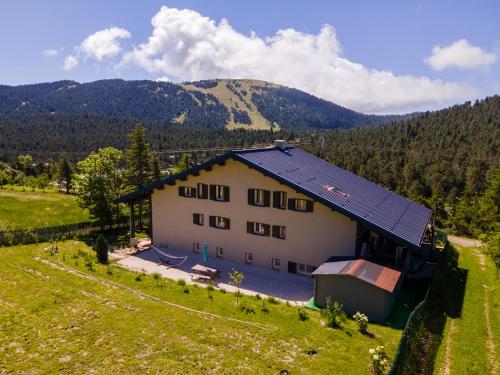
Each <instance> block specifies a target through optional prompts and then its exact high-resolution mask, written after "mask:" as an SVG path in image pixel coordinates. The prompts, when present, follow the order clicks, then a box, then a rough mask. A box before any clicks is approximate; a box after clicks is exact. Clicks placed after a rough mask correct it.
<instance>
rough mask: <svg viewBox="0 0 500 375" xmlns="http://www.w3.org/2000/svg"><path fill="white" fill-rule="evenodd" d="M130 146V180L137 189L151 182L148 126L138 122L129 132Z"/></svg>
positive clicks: (140, 214) (140, 208)
mask: <svg viewBox="0 0 500 375" xmlns="http://www.w3.org/2000/svg"><path fill="white" fill-rule="evenodd" d="M129 139H130V148H128V149H127V150H126V161H127V166H128V170H127V173H126V176H127V178H128V182H129V184H130V185H132V187H134V188H135V189H140V188H141V187H143V186H144V185H146V184H147V183H149V182H151V179H152V170H151V162H152V157H151V150H150V148H149V145H148V144H147V143H146V128H144V126H142V125H141V124H140V123H137V124H136V125H135V127H134V129H133V130H132V132H131V133H130V134H129ZM142 211H143V207H142V201H141V202H139V212H138V218H137V219H138V220H137V221H138V225H139V227H142Z"/></svg>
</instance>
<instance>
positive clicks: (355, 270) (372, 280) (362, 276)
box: [313, 259, 401, 293]
mask: <svg viewBox="0 0 500 375" xmlns="http://www.w3.org/2000/svg"><path fill="white" fill-rule="evenodd" d="M318 275H341V276H351V277H354V278H356V279H359V280H362V281H364V282H366V283H368V284H371V285H374V286H376V287H377V288H380V289H383V290H385V291H387V292H389V293H392V292H393V291H394V288H396V285H397V284H398V281H399V277H400V276H401V272H399V271H396V270H393V269H392V268H389V267H384V266H381V265H378V264H375V263H372V262H369V261H367V260H364V259H357V260H347V261H340V262H328V263H323V264H322V265H321V266H319V267H318V268H317V269H316V270H315V271H314V272H313V276H318Z"/></svg>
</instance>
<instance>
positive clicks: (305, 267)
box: [297, 263, 316, 275]
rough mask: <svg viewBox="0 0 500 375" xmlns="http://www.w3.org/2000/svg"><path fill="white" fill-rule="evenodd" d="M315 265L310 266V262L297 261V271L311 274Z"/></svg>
mask: <svg viewBox="0 0 500 375" xmlns="http://www.w3.org/2000/svg"><path fill="white" fill-rule="evenodd" d="M315 269H316V267H314V266H311V265H310V264H303V263H297V272H298V273H302V274H305V275H308V274H311V273H313V272H314V270H315Z"/></svg>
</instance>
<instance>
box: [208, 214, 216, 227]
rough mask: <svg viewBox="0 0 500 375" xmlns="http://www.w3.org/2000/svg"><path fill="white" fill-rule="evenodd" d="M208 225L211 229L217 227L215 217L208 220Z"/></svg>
mask: <svg viewBox="0 0 500 375" xmlns="http://www.w3.org/2000/svg"><path fill="white" fill-rule="evenodd" d="M208 223H209V225H210V226H211V227H215V216H210V217H209V218H208Z"/></svg>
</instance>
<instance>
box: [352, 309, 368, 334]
mask: <svg viewBox="0 0 500 375" xmlns="http://www.w3.org/2000/svg"><path fill="white" fill-rule="evenodd" d="M352 318H353V319H354V320H355V321H356V325H357V326H358V330H359V331H360V332H362V333H366V332H368V317H367V316H366V315H365V314H363V313H361V312H359V311H357V312H356V314H354V315H353V316H352Z"/></svg>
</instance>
